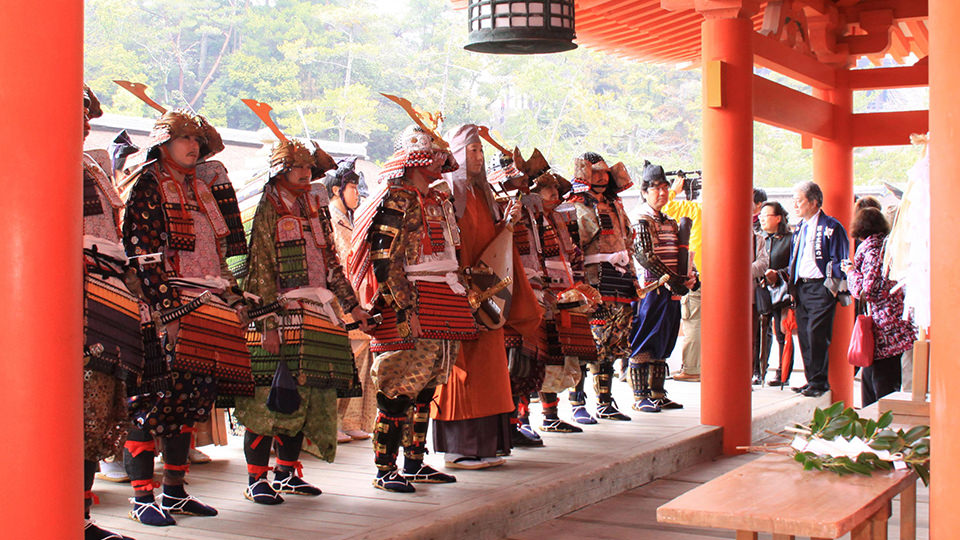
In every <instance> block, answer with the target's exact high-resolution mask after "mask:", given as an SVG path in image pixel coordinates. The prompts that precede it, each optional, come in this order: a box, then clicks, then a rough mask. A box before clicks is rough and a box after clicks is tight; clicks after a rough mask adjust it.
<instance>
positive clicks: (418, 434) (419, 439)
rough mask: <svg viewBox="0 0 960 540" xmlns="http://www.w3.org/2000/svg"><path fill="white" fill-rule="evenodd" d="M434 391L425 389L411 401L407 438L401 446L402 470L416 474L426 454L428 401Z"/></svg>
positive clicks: (428, 415)
mask: <svg viewBox="0 0 960 540" xmlns="http://www.w3.org/2000/svg"><path fill="white" fill-rule="evenodd" d="M435 390H436V389H435V388H433V387H430V388H425V389H423V390H422V391H421V392H420V394H418V395H417V398H416V399H415V400H414V401H413V411H412V412H413V414H412V415H411V422H410V427H409V437H408V439H407V440H405V441H404V446H403V459H404V464H403V467H404V470H413V471H414V472H416V471H417V470H419V469H420V466H421V465H422V464H423V456H424V455H425V454H426V453H427V429H428V428H429V426H430V400H432V399H433V394H434V391H435Z"/></svg>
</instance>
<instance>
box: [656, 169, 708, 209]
mask: <svg viewBox="0 0 960 540" xmlns="http://www.w3.org/2000/svg"><path fill="white" fill-rule="evenodd" d="M664 174H665V175H667V176H679V177H680V178H683V193H684V195H686V197H687V200H688V201H693V200H696V199H697V197H699V196H700V190H701V189H702V188H703V171H683V170H680V169H677V170H676V171H667V172H665V173H664Z"/></svg>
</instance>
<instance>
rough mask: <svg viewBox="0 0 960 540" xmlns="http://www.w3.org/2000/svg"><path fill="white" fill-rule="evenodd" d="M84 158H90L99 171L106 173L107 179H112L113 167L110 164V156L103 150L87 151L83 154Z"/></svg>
mask: <svg viewBox="0 0 960 540" xmlns="http://www.w3.org/2000/svg"><path fill="white" fill-rule="evenodd" d="M83 155H84V157H85V158H90V159H92V160H93V162H94V163H96V164H97V165H98V166H99V167H100V169H101V170H102V171H103V172H104V173H106V175H107V178H113V165H111V163H110V154H109V153H107V151H106V150H104V149H103V148H95V149H93V150H87V151H86V152H84V153H83Z"/></svg>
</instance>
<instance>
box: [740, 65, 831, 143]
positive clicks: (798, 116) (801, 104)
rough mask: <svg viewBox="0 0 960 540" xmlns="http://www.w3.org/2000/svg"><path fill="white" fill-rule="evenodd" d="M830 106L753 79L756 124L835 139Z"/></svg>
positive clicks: (763, 79) (761, 78)
mask: <svg viewBox="0 0 960 540" xmlns="http://www.w3.org/2000/svg"><path fill="white" fill-rule="evenodd" d="M835 110H836V106H835V105H833V104H832V103H829V102H826V101H823V100H822V99H818V98H815V97H813V96H811V95H808V94H804V93H803V92H798V91H796V90H794V89H792V88H788V87H786V86H783V85H782V84H777V83H775V82H773V81H771V80H769V79H765V78H763V77H760V76H759V75H754V76H753V118H754V120H757V121H759V122H763V123H765V124H769V125H771V126H776V127H779V128H783V129H788V130H790V131H795V132H797V133H800V134H807V135H812V136H814V137H819V138H821V139H830V138H832V137H833V136H834V127H833V115H834V114H835Z"/></svg>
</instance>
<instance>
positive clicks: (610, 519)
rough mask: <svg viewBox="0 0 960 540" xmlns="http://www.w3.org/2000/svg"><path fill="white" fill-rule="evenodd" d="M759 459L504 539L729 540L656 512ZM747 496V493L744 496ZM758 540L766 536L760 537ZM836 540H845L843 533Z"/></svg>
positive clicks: (721, 462)
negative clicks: (660, 517) (665, 519)
mask: <svg viewBox="0 0 960 540" xmlns="http://www.w3.org/2000/svg"><path fill="white" fill-rule="evenodd" d="M757 457H759V456H758V455H755V454H748V455H743V456H735V457H721V458H718V459H716V460H714V461H711V462H709V463H703V464H701V465H697V466H695V467H692V468H689V469H685V470H683V471H680V472H677V473H674V474H671V475H668V476H666V477H664V478H660V479H657V480H655V481H653V482H650V483H648V484H646V485H643V486H641V487H638V488H636V489H632V490H630V491H626V492H624V493H622V494H620V495H618V496H616V497H611V498H609V499H607V500H605V501H601V502H599V503H596V504H593V505H591V506H588V507H586V508H583V509H580V510H577V511H576V512H571V513H569V514H567V515H565V516H562V517H560V518H557V519H553V520H550V521H547V522H544V523H542V524H540V525H537V526H536V527H532V528H530V529H527V530H525V531H522V532H520V533H517V534H513V535H511V536H509V540H541V539H543V538H549V539H550V540H574V539H577V540H579V539H582V538H594V539H602V540H625V539H630V540H648V539H649V540H694V539H710V538H735V537H736V535H735V533H734V531H729V530H722V529H698V528H694V527H682V526H676V525H664V524H661V523H657V508H658V507H659V506H661V505H663V504H666V503H667V502H668V501H670V500H672V499H674V498H675V497H678V496H680V495H682V494H683V493H686V492H687V491H689V490H691V489H693V488H695V487H697V486H699V485H701V484H703V483H706V482H708V481H710V480H712V479H713V478H716V477H717V476H720V475H722V474H724V473H726V472H729V471H731V470H733V469H735V468H737V467H739V466H741V465H743V464H744V463H747V462H749V461H751V460H753V459H756V458H757ZM744 497H749V494H744ZM929 503H930V492H929V490H928V489H927V488H926V487H924V486H923V484H922V483H921V484H919V485H918V489H917V539H918V540H927V539H928V538H929V527H930V522H929V515H930V508H929ZM899 516H900V498H899V497H897V498H895V499H894V501H893V513H892V515H891V516H890V521H889V539H890V540H899V538H900V519H899ZM760 538H761V539H764V538H770V535H769V534H766V535H765V534H761V535H760ZM842 538H844V539H848V538H850V535H849V534H847V535H845V536H843V537H842Z"/></svg>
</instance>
